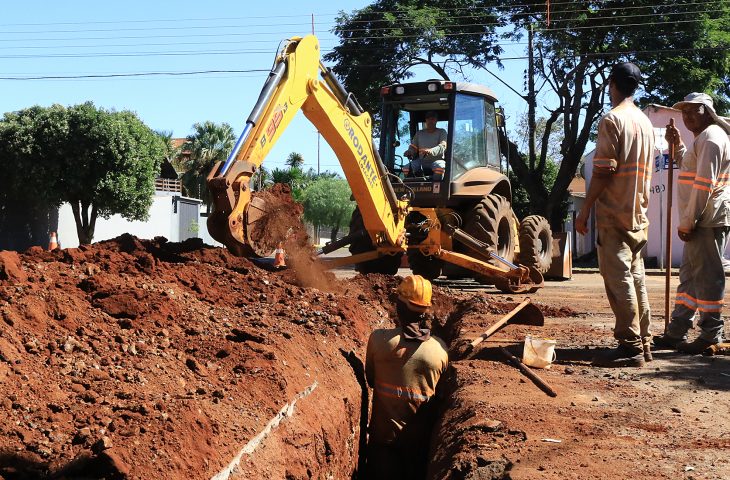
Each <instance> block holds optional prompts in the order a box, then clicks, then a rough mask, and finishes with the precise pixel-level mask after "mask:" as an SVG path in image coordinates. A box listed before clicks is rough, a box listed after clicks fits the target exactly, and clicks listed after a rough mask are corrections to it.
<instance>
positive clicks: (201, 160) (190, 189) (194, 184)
mask: <svg viewBox="0 0 730 480" xmlns="http://www.w3.org/2000/svg"><path fill="white" fill-rule="evenodd" d="M235 143H236V137H235V135H234V134H233V128H232V127H231V126H230V125H229V124H227V123H221V124H217V123H214V122H211V121H205V122H203V123H196V124H194V125H193V133H191V134H190V135H188V136H187V142H186V143H185V145H184V146H183V150H185V151H187V152H190V156H189V157H188V159H187V161H186V162H185V165H184V167H185V173H183V176H182V182H183V186H184V187H185V191H186V194H187V195H188V196H191V197H194V198H200V199H201V200H203V201H204V202H205V204H206V206H207V207H208V209H209V210H210V204H211V201H212V199H211V198H210V193H209V192H208V186H207V185H206V183H205V182H206V178H207V176H208V173H209V172H210V169H211V168H213V165H214V164H215V163H216V162H224V161H225V160H226V158H228V155H229V154H230V153H231V150H233V146H234V145H235Z"/></svg>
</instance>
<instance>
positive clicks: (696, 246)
mask: <svg viewBox="0 0 730 480" xmlns="http://www.w3.org/2000/svg"><path fill="white" fill-rule="evenodd" d="M673 108H676V109H679V110H681V111H682V120H683V121H684V125H685V126H686V127H687V129H688V130H689V131H690V132H692V133H693V134H694V137H695V138H694V142H693V143H692V145H691V146H690V148H686V147H685V146H684V144H683V143H682V138H681V137H680V136H679V131H678V130H677V129H676V127H671V126H670V127H667V133H666V138H667V140H668V141H670V142H674V144H675V145H678V147H679V149H678V157H679V158H680V159H681V160H680V163H679V168H680V171H679V182H678V186H677V200H678V204H679V226H678V227H677V233H678V235H679V239H680V240H682V241H683V242H685V243H684V251H683V253H682V263H681V265H680V267H679V286H678V287H677V297H676V299H675V302H674V311H673V312H672V320H671V322H670V323H669V325H668V327H667V331H666V332H665V334H664V335H662V336H660V337H657V338H655V339H654V345H656V347H657V348H671V349H677V350H679V351H682V352H686V353H691V354H698V353H702V352H703V351H704V350H705V349H707V348H708V347H710V346H711V345H714V344H716V343H722V341H723V321H722V315H721V310H722V303H723V298H724V296H725V272H724V270H723V267H722V254H723V252H724V251H725V247H726V246H727V241H728V233H730V189H728V186H727V183H728V181H730V140H728V134H730V125H728V123H727V122H726V121H724V120H723V119H721V118H720V117H718V116H717V113H715V109H714V108H713V102H712V98H711V97H710V96H709V95H707V94H705V93H690V94H689V95H687V96H686V97H685V98H684V101H683V102H679V103H677V104H675V105H674V107H673ZM698 310H699V312H700V318H699V321H698V322H697V324H698V326H699V327H700V329H701V330H702V332H701V333H700V335H699V337H697V338H696V339H695V340H693V341H692V342H687V331H688V330H689V329H690V328H692V319H693V318H694V316H695V313H696V312H697V311H698Z"/></svg>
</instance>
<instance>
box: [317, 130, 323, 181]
mask: <svg viewBox="0 0 730 480" xmlns="http://www.w3.org/2000/svg"><path fill="white" fill-rule="evenodd" d="M321 138H322V134H321V133H319V130H317V175H319V141H320V139H321Z"/></svg>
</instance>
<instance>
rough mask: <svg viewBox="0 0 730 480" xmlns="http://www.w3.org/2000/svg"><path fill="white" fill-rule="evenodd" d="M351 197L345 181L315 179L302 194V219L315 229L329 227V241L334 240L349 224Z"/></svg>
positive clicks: (352, 205) (327, 178) (340, 179)
mask: <svg viewBox="0 0 730 480" xmlns="http://www.w3.org/2000/svg"><path fill="white" fill-rule="evenodd" d="M351 195H352V191H351V190H350V185H349V184H348V183H347V180H344V179H342V178H332V177H322V178H317V179H316V180H314V181H313V182H312V183H310V184H309V185H308V186H307V187H306V188H305V189H304V190H303V192H302V199H301V202H302V204H303V205H304V219H305V220H307V221H308V222H311V223H312V224H314V226H315V227H330V239H332V240H335V239H336V238H337V234H338V233H339V231H340V229H341V228H342V227H343V226H345V225H348V224H349V222H350V217H351V216H352V211H353V210H354V209H355V204H354V202H352V201H351V200H350V196H351Z"/></svg>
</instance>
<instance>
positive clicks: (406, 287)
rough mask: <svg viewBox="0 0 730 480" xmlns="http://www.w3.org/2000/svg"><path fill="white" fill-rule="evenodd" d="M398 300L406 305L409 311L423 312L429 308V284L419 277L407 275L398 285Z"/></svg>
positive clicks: (430, 290) (430, 291)
mask: <svg viewBox="0 0 730 480" xmlns="http://www.w3.org/2000/svg"><path fill="white" fill-rule="evenodd" d="M396 292H397V293H398V299H399V300H401V301H402V302H403V303H405V304H406V306H407V307H408V309H409V310H413V311H414V312H425V311H426V310H428V308H430V307H431V293H432V289H431V282H429V281H428V280H426V279H425V278H423V277H422V276H420V275H408V276H407V277H406V278H404V279H403V281H402V282H401V283H400V285H398V289H397V290H396Z"/></svg>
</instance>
